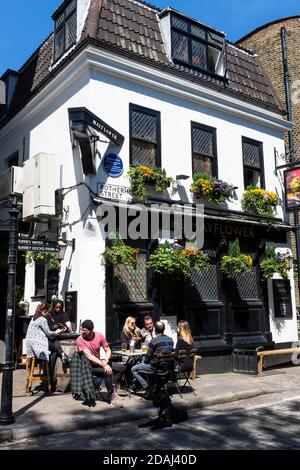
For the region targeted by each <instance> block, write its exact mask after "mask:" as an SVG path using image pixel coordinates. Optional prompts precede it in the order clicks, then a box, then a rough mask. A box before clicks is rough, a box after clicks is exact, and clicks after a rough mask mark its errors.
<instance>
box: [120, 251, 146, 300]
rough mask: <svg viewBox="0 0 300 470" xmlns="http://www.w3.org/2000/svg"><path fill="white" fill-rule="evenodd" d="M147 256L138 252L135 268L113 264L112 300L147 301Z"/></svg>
mask: <svg viewBox="0 0 300 470" xmlns="http://www.w3.org/2000/svg"><path fill="white" fill-rule="evenodd" d="M146 261H147V256H146V254H144V253H139V255H138V257H137V265H136V268H129V267H127V266H121V265H118V266H114V286H113V291H114V301H115V302H147V301H148V292H147V268H146Z"/></svg>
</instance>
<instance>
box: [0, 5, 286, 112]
mask: <svg viewBox="0 0 300 470" xmlns="http://www.w3.org/2000/svg"><path fill="white" fill-rule="evenodd" d="M97 4H98V2H93V1H92V3H91V5H92V7H93V8H92V7H91V9H90V11H89V14H88V16H87V19H86V23H85V26H84V29H83V32H82V37H81V42H83V41H84V42H85V43H88V41H89V40H92V41H93V43H95V41H98V42H97V44H98V46H99V47H101V48H105V49H108V50H111V51H112V52H116V53H119V54H122V55H128V56H130V57H131V59H135V60H137V61H142V62H144V63H147V64H149V65H152V66H154V67H156V68H161V69H163V70H164V71H165V72H168V73H172V74H176V75H177V76H181V77H182V78H185V79H187V80H192V81H193V82H196V83H197V82H198V83H200V84H204V85H205V86H208V87H213V88H215V89H218V90H219V91H220V92H221V93H225V94H227V95H228V94H229V95H232V96H234V97H236V98H239V99H242V100H247V101H250V102H252V103H254V104H257V105H259V106H262V107H264V108H267V109H271V110H273V111H277V112H282V107H281V106H280V103H279V101H278V99H277V97H276V94H275V93H274V91H273V90H272V87H271V86H270V84H269V82H268V81H267V79H266V77H265V75H264V73H263V71H262V68H261V65H260V63H259V60H258V59H257V57H255V56H254V55H251V54H250V53H249V52H247V51H245V50H243V49H241V48H238V47H236V46H234V45H232V44H227V70H228V78H229V82H228V83H226V82H224V81H223V80H221V79H218V78H217V77H213V76H211V75H208V74H205V73H201V72H198V71H195V70H191V69H189V68H188V67H183V66H179V65H175V64H173V63H172V62H171V61H170V59H169V58H168V56H167V54H166V50H165V46H164V42H163V37H162V33H161V29H160V21H159V16H158V15H159V13H160V10H159V9H158V8H156V7H152V6H151V5H149V4H147V3H145V2H141V1H138V0H108V1H107V2H106V6H105V2H104V6H103V7H102V10H101V12H100V14H99V11H96V10H95V9H96V8H98V7H97V6H96V5H97ZM92 10H93V11H92ZM95 15H96V16H95ZM78 47H80V44H79V45H77V48H78ZM77 48H76V49H77ZM76 49H75V50H74V51H73V53H72V54H71V55H69V56H68V57H67V58H66V59H65V61H67V60H70V58H72V56H73V54H74V53H75V54H76ZM52 50H53V34H52V35H51V36H50V37H49V38H48V39H47V40H46V41H45V42H44V43H43V44H42V45H41V46H40V48H39V49H38V50H37V51H36V52H35V53H34V54H33V55H32V56H31V58H30V59H29V60H28V61H27V62H26V63H25V64H24V65H23V66H22V68H21V69H20V71H19V72H20V77H19V80H18V84H17V87H16V91H15V94H14V98H13V100H12V103H11V106H10V110H9V116H7V119H9V117H10V116H12V115H13V114H15V112H17V111H18V110H19V109H20V108H21V107H22V106H23V105H24V104H25V103H26V102H27V101H28V100H29V99H30V97H31V96H32V95H33V94H34V93H36V92H37V91H38V89H39V88H40V86H41V85H43V82H45V81H46V80H47V81H48V80H49V79H51V76H52V75H54V74H55V73H56V70H55V69H54V70H53V71H52V72H51V71H50V70H51V68H50V66H51V59H52ZM65 61H62V63H61V64H60V67H59V69H61V67H63V66H64V62H65ZM7 119H5V121H6V120H7Z"/></svg>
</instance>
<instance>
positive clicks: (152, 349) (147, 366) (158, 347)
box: [131, 321, 174, 391]
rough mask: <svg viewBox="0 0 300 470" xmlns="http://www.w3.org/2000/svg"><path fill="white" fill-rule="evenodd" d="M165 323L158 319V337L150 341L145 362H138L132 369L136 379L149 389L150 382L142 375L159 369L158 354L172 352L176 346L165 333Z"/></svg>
mask: <svg viewBox="0 0 300 470" xmlns="http://www.w3.org/2000/svg"><path fill="white" fill-rule="evenodd" d="M164 331H165V324H164V323H163V322H162V321H157V322H156V323H155V333H156V335H157V336H156V338H153V339H152V340H151V341H150V344H149V348H148V352H147V355H146V357H145V359H144V362H142V363H141V364H136V365H135V366H133V368H132V369H131V372H132V375H133V376H134V377H135V379H136V380H137V381H138V382H139V383H140V384H141V386H142V387H143V389H144V390H146V391H147V388H148V382H147V381H146V380H145V379H144V377H142V375H140V374H142V373H143V372H153V373H155V372H156V371H157V356H158V354H161V353H162V352H171V351H173V348H174V343H173V340H172V338H170V337H169V336H167V335H165V334H164Z"/></svg>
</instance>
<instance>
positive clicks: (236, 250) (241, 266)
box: [221, 239, 253, 278]
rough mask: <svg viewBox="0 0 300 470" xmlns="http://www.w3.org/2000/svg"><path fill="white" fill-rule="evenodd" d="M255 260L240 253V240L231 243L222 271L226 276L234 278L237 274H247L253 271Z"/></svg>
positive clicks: (223, 259)
mask: <svg viewBox="0 0 300 470" xmlns="http://www.w3.org/2000/svg"><path fill="white" fill-rule="evenodd" d="M252 265H253V260H252V258H251V256H249V255H246V254H243V253H241V252H240V244H239V241H238V239H236V240H235V241H233V242H230V243H229V247H228V256H223V258H222V261H221V271H222V273H224V274H225V276H227V277H229V278H234V277H235V275H236V274H245V273H248V272H250V271H251V268H252Z"/></svg>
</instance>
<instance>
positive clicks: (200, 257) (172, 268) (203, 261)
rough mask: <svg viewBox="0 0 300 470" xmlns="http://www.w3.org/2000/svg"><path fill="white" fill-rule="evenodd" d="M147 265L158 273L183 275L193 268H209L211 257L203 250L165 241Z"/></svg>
mask: <svg viewBox="0 0 300 470" xmlns="http://www.w3.org/2000/svg"><path fill="white" fill-rule="evenodd" d="M147 266H148V267H150V268H152V269H153V271H154V272H156V273H157V274H161V275H165V276H167V275H170V276H175V277H182V276H187V275H188V274H189V273H190V272H191V271H192V270H196V271H201V270H203V269H207V268H208V266H209V258H208V256H206V255H205V254H204V253H203V252H202V251H201V250H197V249H194V248H187V249H184V248H183V247H182V246H181V245H179V244H177V243H174V244H170V243H164V244H163V245H161V246H159V247H158V248H157V249H156V250H155V251H154V253H152V254H151V255H150V258H149V261H148V262H147Z"/></svg>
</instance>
